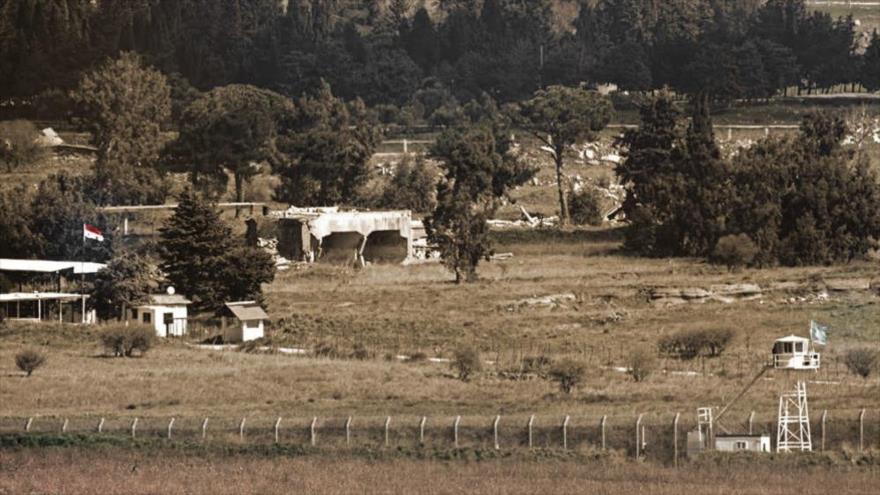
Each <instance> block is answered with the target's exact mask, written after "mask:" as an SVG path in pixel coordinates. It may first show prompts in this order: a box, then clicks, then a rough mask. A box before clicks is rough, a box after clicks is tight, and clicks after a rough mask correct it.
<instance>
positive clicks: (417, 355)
mask: <svg viewBox="0 0 880 495" xmlns="http://www.w3.org/2000/svg"><path fill="white" fill-rule="evenodd" d="M427 360H428V355H427V354H425V353H424V352H421V351H419V352H414V353H412V354H410V355H409V358H408V359H407V361H409V362H411V363H420V362H422V361H427Z"/></svg>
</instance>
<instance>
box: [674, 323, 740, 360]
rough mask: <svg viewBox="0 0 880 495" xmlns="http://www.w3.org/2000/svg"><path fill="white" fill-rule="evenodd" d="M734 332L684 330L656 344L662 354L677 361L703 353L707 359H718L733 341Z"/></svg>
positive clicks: (721, 329)
mask: <svg viewBox="0 0 880 495" xmlns="http://www.w3.org/2000/svg"><path fill="white" fill-rule="evenodd" d="M733 336H734V332H733V330H730V329H728V328H710V329H707V330H685V331H681V332H678V333H675V334H672V335H666V336H663V337H661V338H660V340H659V341H658V342H657V348H658V349H659V350H660V352H661V353H662V354H665V355H667V356H671V357H675V358H678V359H684V360H688V359H693V358H695V357H697V356H699V355H700V353H705V355H706V356H708V357H718V356H720V355H721V353H722V352H724V349H726V348H727V345H728V344H730V341H731V340H733Z"/></svg>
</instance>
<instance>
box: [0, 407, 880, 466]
mask: <svg viewBox="0 0 880 495" xmlns="http://www.w3.org/2000/svg"><path fill="white" fill-rule="evenodd" d="M741 419H742V421H741V422H738V421H736V420H734V419H730V420H729V421H728V422H726V423H727V424H729V425H731V426H733V425H736V426H737V427H738V428H741V431H736V432H735V433H742V434H746V433H748V434H766V435H769V436H770V437H771V442H774V443H775V429H776V422H775V419H776V418H775V414H760V415H758V414H755V413H754V412H751V413H750V414H749V415H748V417H746V418H741ZM878 419H880V411H875V410H867V409H862V410H860V411H858V412H857V414H852V413H851V412H848V413H847V414H846V415H843V414H842V413H835V412H832V413H829V412H828V411H822V412H821V413H819V414H815V415H814V417H813V418H811V423H812V424H811V430H812V432H813V435H812V436H813V450H814V451H834V450H843V449H851V450H857V451H859V452H864V451H867V450H871V449H875V448H880V421H878ZM694 429H696V423H695V421H694V419H693V418H691V417H690V415H684V414H659V413H644V414H636V415H601V416H592V415H591V416H582V415H578V416H573V415H555V416H550V415H523V414H511V415H496V416H459V415H455V416H450V415H437V416H414V415H396V416H395V415H392V416H328V417H322V416H311V417H284V416H277V417H269V416H254V417H248V416H244V417H240V418H232V417H223V418H219V417H179V416H176V417H109V416H108V417H99V416H83V417H47V416H34V417H3V418H0V435H34V436H39V435H85V436H89V437H100V436H113V437H117V438H118V437H129V438H133V439H152V440H159V439H164V440H168V441H189V442H205V443H208V442H211V443H217V442H220V443H229V444H245V445H261V444H262V445H271V444H286V445H301V446H306V447H316V448H325V449H345V448H354V447H371V448H420V447H427V448H435V449H465V448H468V449H487V450H514V449H551V450H562V451H565V450H594V451H606V450H614V451H618V452H621V453H623V454H624V455H626V456H628V457H631V458H635V459H646V460H654V461H658V462H663V463H670V464H677V463H678V461H679V460H680V459H682V458H683V457H684V456H685V453H686V451H687V432H688V431H692V430H694ZM773 447H774V450H775V445H774V446H773Z"/></svg>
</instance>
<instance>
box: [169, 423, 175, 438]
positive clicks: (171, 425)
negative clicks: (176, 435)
mask: <svg viewBox="0 0 880 495" xmlns="http://www.w3.org/2000/svg"><path fill="white" fill-rule="evenodd" d="M173 426H174V418H171V421H169V422H168V440H171V427H173Z"/></svg>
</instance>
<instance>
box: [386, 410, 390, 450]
mask: <svg viewBox="0 0 880 495" xmlns="http://www.w3.org/2000/svg"><path fill="white" fill-rule="evenodd" d="M390 426H391V416H388V417H386V418H385V446H386V447H388V445H389V439H388V429H389V427H390Z"/></svg>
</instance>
